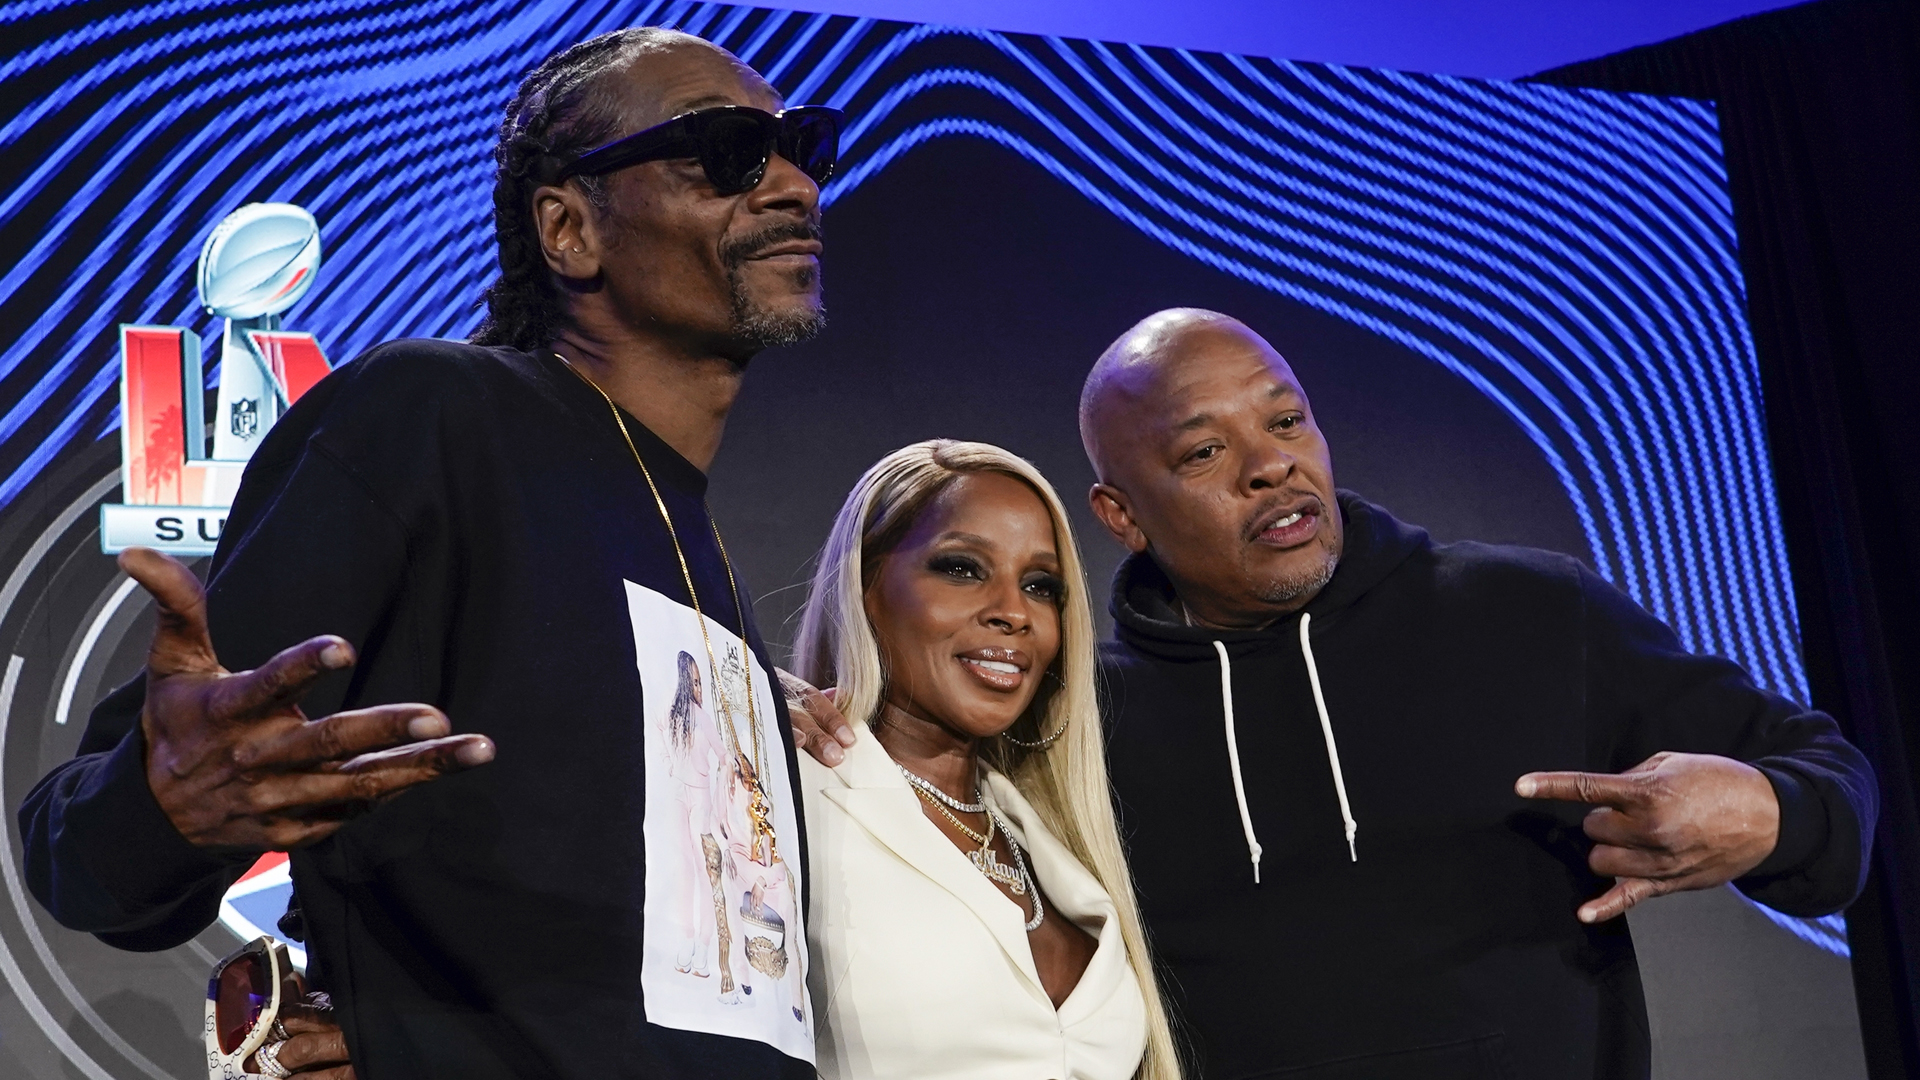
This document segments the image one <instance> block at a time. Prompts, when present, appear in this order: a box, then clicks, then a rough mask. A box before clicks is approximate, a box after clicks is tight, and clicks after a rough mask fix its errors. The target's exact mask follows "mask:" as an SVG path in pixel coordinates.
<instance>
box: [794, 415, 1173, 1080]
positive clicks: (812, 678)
mask: <svg viewBox="0 0 1920 1080" xmlns="http://www.w3.org/2000/svg"><path fill="white" fill-rule="evenodd" d="M982 472H990V473H1002V474H1004V475H1007V476H1011V477H1013V478H1014V479H1016V480H1019V481H1021V482H1022V483H1025V484H1026V485H1027V486H1028V487H1030V488H1032V489H1033V491H1034V493H1035V494H1037V495H1039V496H1040V501H1041V502H1043V503H1045V504H1046V507H1047V513H1048V515H1049V516H1050V517H1052V519H1053V536H1054V546H1055V547H1056V548H1058V549H1059V556H1060V571H1061V577H1062V578H1064V579H1065V580H1066V582H1067V590H1066V596H1065V598H1064V601H1063V603H1062V604H1061V609H1060V653H1059V655H1058V656H1057V657H1056V658H1055V659H1054V662H1053V668H1052V673H1053V674H1054V675H1056V676H1057V682H1055V683H1054V685H1053V687H1051V688H1049V687H1046V686H1045V685H1044V684H1043V687H1042V690H1041V692H1040V693H1038V694H1036V695H1035V696H1034V700H1033V704H1031V705H1030V706H1028V708H1027V711H1026V713H1025V714H1024V715H1022V716H1021V717H1020V719H1018V720H1016V721H1015V722H1014V724H1013V727H1012V728H1010V729H1008V730H1009V733H1010V734H1012V735H1013V736H1014V737H1016V738H1018V739H1020V740H1021V741H1022V742H1028V743H1032V742H1038V741H1040V740H1041V739H1042V738H1043V737H1044V736H1046V735H1049V734H1051V733H1053V732H1054V731H1056V730H1060V727H1061V725H1065V731H1064V733H1063V734H1062V735H1061V736H1060V738H1059V740H1058V741H1056V742H1054V743H1053V744H1052V745H1051V746H1050V747H1048V748H1046V749H1025V748H1022V747H1020V746H1017V745H1015V744H1014V743H1013V742H1012V741H1010V740H1008V739H1004V738H1002V739H989V740H985V741H983V742H982V744H981V746H980V756H981V758H982V759H983V760H984V761H986V763H987V764H989V765H991V766H992V767H994V768H995V769H998V770H999V771H1000V772H1001V773H1003V774H1005V775H1006V776H1007V777H1008V778H1009V779H1011V780H1012V781H1013V783H1014V786H1016V787H1018V788H1019V789H1020V793H1021V794H1022V795H1024V796H1025V797H1026V798H1027V801H1029V802H1031V803H1032V804H1033V808H1034V810H1035V811H1037V812H1038V813H1039V815H1040V817H1041V820H1042V822H1043V823H1044V824H1045V825H1046V827H1047V828H1048V829H1049V830H1051V831H1052V832H1053V834H1054V835H1055V836H1057V837H1059V838H1060V840H1061V842H1062V843H1064V844H1066V846H1067V848H1068V850H1070V851H1072V852H1073V853H1074V855H1075V856H1076V857H1077V858H1079V860H1080V862H1081V864H1082V865H1084V866H1085V867H1086V868H1087V869H1088V870H1089V871H1091V872H1092V873H1093V876H1094V877H1096V878H1098V879H1099V881H1100V884H1101V885H1102V886H1104V887H1105V888H1106V890H1107V895H1109V896H1111V897H1112V898H1113V906H1114V908H1115V910H1116V911H1118V912H1119V916H1120V934H1121V937H1122V939H1123V940H1124V941H1125V942H1126V946H1127V957H1128V959H1129V961H1131V963H1132V964H1133V971H1134V975H1135V976H1136V977H1137V979H1138V980H1139V983H1140V992H1141V993H1142V994H1143V995H1144V996H1145V997H1146V1000H1147V1053H1146V1057H1145V1058H1144V1059H1143V1060H1142V1061H1141V1064H1140V1070H1139V1072H1138V1073H1137V1074H1135V1075H1136V1077H1138V1078H1139V1080H1178V1078H1179V1076H1180V1062H1179V1057H1178V1052H1177V1050H1176V1049H1175V1046H1174V1041H1173V1031H1172V1028H1171V1027H1170V1025H1169V1024H1168V1022H1167V1013H1166V1008H1165V1006H1164V1005H1163V1004H1162V1002H1161V999H1160V989H1159V983H1158V981H1157V980H1156V979H1155V977H1154V972H1153V961H1152V959H1151V956H1150V954H1149V953H1148V952H1147V941H1146V933H1145V931H1144V930H1143V928H1142V926H1141V922H1140V907H1139V904H1138V902H1137V901H1136V900H1135V899H1134V894H1133V877H1132V875H1131V874H1130V873H1129V872H1128V870H1127V860H1126V854H1125V851H1124V849H1123V848H1122V846H1121V844H1120V830H1119V827H1118V826H1117V824H1116V823H1115V821H1114V815H1113V799H1112V796H1111V794H1110V793H1109V788H1108V784H1107V757H1106V747H1105V745H1104V740H1103V739H1102V736H1101V725H1100V705H1099V700H1098V698H1097V695H1096V692H1095V690H1094V673H1095V659H1094V631H1093V611H1092V608H1091V607H1090V606H1089V604H1088V603H1087V591H1086V588H1085V585H1086V575H1085V571H1084V569H1083V568H1082V566H1081V562H1080V549H1079V548H1078V547H1077V546H1076V545H1075V544H1074V542H1073V530H1072V527H1071V526H1070V525H1069V524H1068V522H1067V510H1066V507H1065V506H1063V505H1061V502H1060V496H1059V495H1058V494H1056V493H1055V492H1054V490H1053V485H1051V484H1049V483H1047V480H1046V477H1044V476H1041V475H1040V471H1039V470H1038V469H1035V468H1034V467H1033V466H1032V465H1031V464H1029V463H1027V462H1026V461H1025V460H1024V459H1022V458H1020V457H1018V456H1016V455H1014V454H1011V453H1009V452H1007V451H1005V450H1002V449H1000V448H999V447H997V446H990V445H988V444H986V443H977V442H957V441H955V440H952V439H933V440H929V441H927V442H920V443H914V444H913V445H912V446H907V447H902V448H901V449H899V450H895V451H894V452H893V453H891V454H888V455H887V456H886V457H884V458H881V459H880V461H879V462H878V463H877V464H875V465H874V466H873V468H871V469H868V470H867V472H866V475H864V476H862V477H861V478H860V482H859V483H857V484H855V485H854V486H853V491H852V492H850V493H848V495H847V501H846V503H845V504H844V505H843V506H841V507H840V513H839V516H837V517H836V518H834V521H833V531H832V532H831V533H829V534H828V536H827V542H826V544H825V546H823V547H822V548H821V549H820V564H819V567H818V569H816V570H815V572H814V575H813V589H812V591H811V593H810V594H809V595H808V597H807V606H806V610H805V612H804V614H803V615H802V617H801V622H800V639H799V641H798V642H797V643H796V645H795V656H794V661H795V664H796V666H797V667H798V669H799V671H798V674H799V675H800V677H801V678H804V679H806V680H807V681H809V682H811V683H813V684H814V685H815V686H837V687H839V690H838V691H837V692H836V697H835V699H834V700H835V703H836V704H838V705H839V707H840V710H841V712H843V713H844V714H845V715H846V717H847V719H849V720H851V721H853V722H854V723H858V724H869V723H871V722H872V720H873V718H874V717H875V716H877V715H878V714H879V712H880V707H881V704H882V699H883V694H884V690H885V682H886V673H885V670H884V666H883V664H882V661H881V656H880V644H879V641H878V639H876V638H875V637H874V633H873V627H872V625H871V624H870V623H869V622H868V621H867V612H866V589H867V586H868V585H869V584H871V583H872V575H873V574H875V573H877V572H878V570H879V565H878V562H879V559H880V558H881V557H883V556H884V555H885V554H886V553H887V552H889V551H891V550H892V549H893V547H894V546H896V545H897V544H899V542H900V541H901V540H902V539H903V538H904V537H905V535H906V533H907V531H908V530H909V529H910V528H912V526H913V523H914V522H915V521H916V520H917V519H918V518H919V516H920V515H921V513H923V512H924V511H925V510H926V509H927V507H928V506H930V505H932V503H933V501H934V499H935V498H937V497H938V496H939V495H940V493H941V492H943V491H945V490H946V489H947V487H948V486H949V485H951V484H952V483H953V482H954V481H955V480H957V479H959V478H960V477H961V476H963V475H966V474H968V473H982Z"/></svg>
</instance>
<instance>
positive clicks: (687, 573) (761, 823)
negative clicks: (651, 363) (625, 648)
mask: <svg viewBox="0 0 1920 1080" xmlns="http://www.w3.org/2000/svg"><path fill="white" fill-rule="evenodd" d="M553 357H554V359H556V360H558V361H560V363H561V364H563V365H565V366H566V369H567V370H568V371H571V372H573V373H574V374H575V375H576V376H578V377H579V379H580V381H581V382H583V383H586V384H587V385H588V386H591V387H593V389H594V392H595V393H597V394H599V395H600V398H601V400H603V401H605V402H606V403H607V409H608V410H609V411H610V412H612V413H613V422H614V424H615V425H616V426H618V427H619V428H620V437H621V438H622V439H624V440H626V443H627V450H628V451H629V452H631V453H632V454H633V463H634V464H635V465H638V466H640V475H641V476H643V477H645V478H646V481H647V490H648V491H649V492H652V493H653V505H654V507H655V508H656V509H658V510H659V511H660V520H661V521H663V522H665V523H666V526H667V538H668V539H670V540H672V541H673V554H674V557H675V558H676V559H678V560H679V561H680V577H681V580H683V581H685V582H686V584H687V597H688V598H689V599H691V600H692V601H693V614H694V619H695V621H696V622H698V623H699V624H700V640H701V642H702V643H703V644H704V645H706V647H707V670H709V671H711V672H713V682H714V687H713V689H714V694H715V696H717V697H718V698H719V699H720V716H721V718H722V719H724V720H725V721H726V723H727V742H728V743H729V744H730V745H731V746H732V748H733V754H734V757H735V758H737V759H741V760H742V763H743V764H745V765H746V766H747V770H748V772H749V773H750V775H748V776H746V777H743V778H742V780H743V782H744V783H745V785H746V788H747V796H748V799H747V816H748V817H750V818H751V819H752V820H753V843H752V844H751V845H750V846H749V854H750V855H751V856H753V859H754V861H755V862H758V863H761V865H763V866H771V865H773V864H774V862H775V861H777V860H778V859H779V858H780V847H779V840H778V837H776V836H775V835H774V831H773V802H772V800H770V799H768V798H767V790H766V784H765V782H764V781H763V780H762V779H761V777H763V776H765V775H766V758H765V756H764V752H763V749H762V746H761V741H760V713H759V709H758V707H757V706H756V705H755V704H754V699H753V664H754V659H753V651H752V650H751V649H747V648H746V637H745V634H746V628H747V612H746V605H745V604H743V603H742V602H741V600H740V584H739V582H737V581H735V580H734V576H733V560H732V559H730V558H728V557H727V543H726V541H724V540H722V539H720V526H719V524H718V523H716V522H715V521H714V520H713V517H712V515H711V513H709V515H708V517H707V524H708V525H709V526H711V527H712V529H713V542H714V544H715V545H716V546H718V547H719V549H720V565H722V566H724V567H726V568H727V588H728V589H729V590H730V591H731V592H732V593H733V608H734V613H735V615H737V616H738V617H739V619H740V630H741V635H742V636H741V639H740V642H741V647H742V648H743V649H745V650H746V655H745V656H744V657H742V664H741V666H742V667H743V668H744V669H745V670H746V676H747V727H748V728H749V730H750V732H751V734H752V736H753V759H752V761H750V762H749V761H746V760H745V758H746V755H745V754H742V753H741V752H740V732H739V729H738V728H737V727H735V725H734V711H733V703H732V702H731V701H730V700H728V696H727V687H726V680H725V679H723V678H721V676H720V664H719V662H718V660H717V659H716V658H715V656H714V652H713V639H712V638H711V637H710V636H708V634H707V617H706V612H704V611H702V610H701V608H700V594H699V593H698V592H697V591H695V590H694V587H693V571H692V570H690V569H688V567H687V553H686V551H685V550H683V549H682V548H681V547H680V533H679V531H678V530H676V529H675V528H674V527H673V515H672V514H669V513H668V512H667V500H665V499H664V498H661V496H660V486H659V485H658V484H655V483H654V482H653V470H651V469H649V468H647V462H646V459H644V458H642V457H641V456H640V448H639V447H638V446H635V445H634V442H633V434H632V432H629V431H628V430H627V421H626V418H625V417H623V416H621V415H620V406H618V405H616V404H614V402H613V397H612V395H610V394H608V393H607V392H606V391H605V390H602V389H600V384H599V383H597V382H594V381H593V380H592V379H589V378H587V375H586V373H585V372H583V371H581V370H580V369H579V368H576V367H574V366H573V362H572V361H570V360H568V359H567V358H566V357H564V356H561V355H560V354H559V353H558V352H555V353H554V354H553ZM762 850H764V851H765V852H766V856H767V857H766V859H765V860H762V859H760V858H759V855H760V854H761V852H762Z"/></svg>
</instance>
